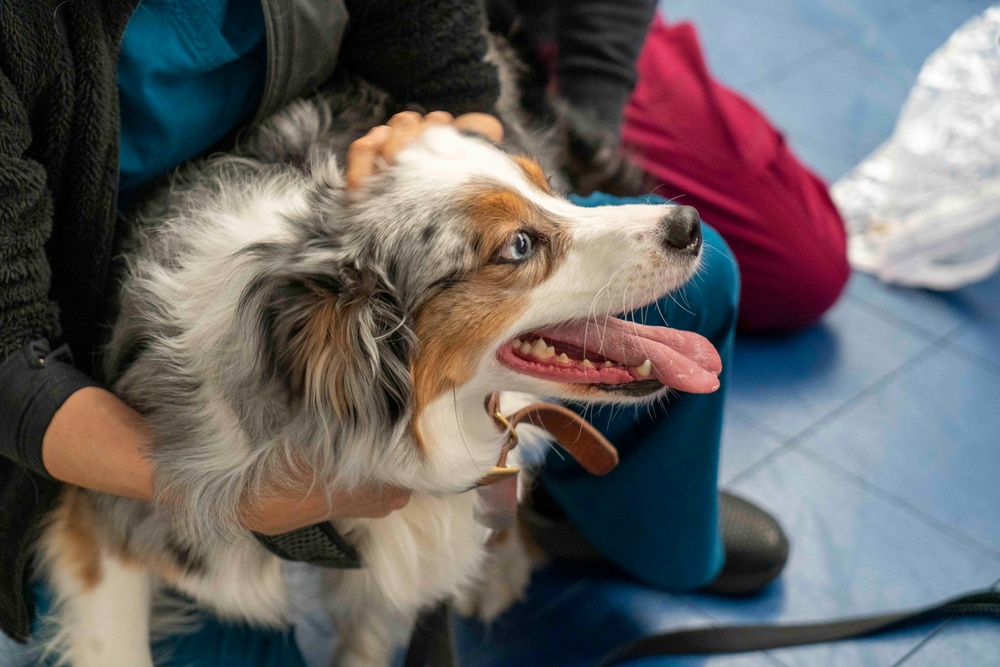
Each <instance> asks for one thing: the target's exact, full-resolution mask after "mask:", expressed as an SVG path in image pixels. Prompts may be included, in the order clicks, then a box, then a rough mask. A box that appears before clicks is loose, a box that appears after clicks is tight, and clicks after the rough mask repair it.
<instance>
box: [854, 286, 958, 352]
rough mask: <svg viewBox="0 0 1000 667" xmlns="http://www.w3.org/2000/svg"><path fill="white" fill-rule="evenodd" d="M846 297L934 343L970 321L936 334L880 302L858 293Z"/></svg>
mask: <svg viewBox="0 0 1000 667" xmlns="http://www.w3.org/2000/svg"><path fill="white" fill-rule="evenodd" d="M846 298H847V299H848V300H850V301H851V302H852V303H854V304H856V305H858V306H860V307H861V308H864V309H865V310H866V311H868V312H869V314H872V315H875V316H876V317H878V318H879V319H880V320H882V321H883V322H885V323H886V324H891V325H893V326H896V327H899V328H900V329H903V330H904V331H906V332H907V333H911V334H913V335H915V336H918V337H919V338H923V339H925V340H928V341H930V342H933V343H937V342H940V341H942V340H944V339H945V338H947V337H948V336H950V335H951V334H952V332H954V331H955V329H958V328H961V327H963V326H965V325H966V324H967V323H968V322H962V323H961V324H959V325H957V326H956V327H954V328H952V329H950V330H948V332H947V333H944V334H936V333H934V332H933V331H930V330H928V329H924V328H923V327H921V326H920V325H919V324H914V323H913V322H910V321H909V320H907V319H905V318H903V317H900V316H899V315H894V314H893V313H890V312H888V311H886V310H885V309H884V308H882V307H881V306H879V305H878V304H875V303H872V302H870V301H867V300H866V299H864V298H863V297H859V296H857V295H856V294H847V295H846Z"/></svg>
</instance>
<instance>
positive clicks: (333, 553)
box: [254, 523, 361, 569]
mask: <svg viewBox="0 0 1000 667" xmlns="http://www.w3.org/2000/svg"><path fill="white" fill-rule="evenodd" d="M254 537H256V538H257V541H258V542H260V543H261V544H263V545H264V547H265V548H266V549H267V550H268V551H270V552H271V553H273V554H274V555H275V556H278V557H279V558H284V559H285V560H294V561H300V562H303V563H309V564H310V565H319V566H320V567H331V568H339V569H356V568H359V567H361V557H360V556H359V555H358V552H357V550H356V549H355V548H354V547H352V546H351V545H350V544H348V543H347V541H346V540H345V539H344V538H343V537H341V536H340V533H338V532H337V531H336V530H334V528H333V526H332V525H330V524H329V523H317V524H313V525H312V526H306V527H305V528H299V529H298V530H293V531H291V532H288V533H282V534H281V535H261V534H260V533H254Z"/></svg>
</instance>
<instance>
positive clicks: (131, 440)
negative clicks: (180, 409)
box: [42, 387, 410, 535]
mask: <svg viewBox="0 0 1000 667" xmlns="http://www.w3.org/2000/svg"><path fill="white" fill-rule="evenodd" d="M151 438H152V436H151V434H150V432H149V427H148V426H147V424H146V421H145V420H144V419H143V418H142V415H140V414H139V413H138V412H136V411H135V410H133V409H132V408H130V407H129V406H127V405H126V404H125V403H124V402H122V400H121V399H119V398H118V397H117V396H115V395H114V394H112V393H111V392H109V391H106V390H104V389H100V388H98V387H85V388H83V389H80V390H79V391H77V392H76V393H74V394H73V395H72V396H70V397H69V399H67V401H66V402H65V403H63V405H62V407H60V408H59V410H57V411H56V414H55V416H54V417H53V419H52V423H51V424H49V428H48V430H47V431H46V432H45V439H44V442H43V444H42V460H43V463H44V465H45V469H46V470H47V471H48V473H49V474H50V475H52V476H53V477H55V478H56V479H58V480H60V481H63V482H67V483H69V484H75V485H76V486H82V487H84V488H87V489H93V490H95V491H102V492H104V493H112V494H115V495H121V496H128V497H129V498H138V499H139V500H146V501H149V500H151V499H152V497H153V465H152V462H151V461H150V460H149V458H147V457H146V450H147V448H148V447H149V442H150V440H151ZM293 487H294V488H281V489H271V490H270V491H265V492H264V493H263V494H262V496H261V499H259V500H256V501H255V502H253V503H250V506H249V507H248V508H247V509H245V510H244V512H243V520H242V523H243V525H244V526H245V527H246V528H248V529H250V530H255V531H257V532H259V533H263V534H267V535H277V534H280V533H285V532H288V531H290V530H295V529H296V528H302V527H303V526H310V525H312V524H314V523H319V522H321V521H329V520H330V519H343V518H379V517H384V516H386V515H388V514H389V513H390V512H392V511H393V510H397V509H400V508H401V507H403V506H405V505H406V503H407V501H408V500H409V498H410V494H409V492H407V491H404V490H402V489H397V488H392V487H376V486H363V487H360V488H358V489H354V490H352V491H351V492H345V493H340V494H335V495H334V496H333V497H332V498H330V499H329V501H328V499H327V496H326V494H324V493H323V492H321V491H320V490H318V489H316V488H314V485H313V483H312V478H311V475H310V476H309V477H308V479H302V480H300V481H298V482H297V483H296V484H294V485H293Z"/></svg>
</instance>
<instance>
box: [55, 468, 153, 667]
mask: <svg viewBox="0 0 1000 667" xmlns="http://www.w3.org/2000/svg"><path fill="white" fill-rule="evenodd" d="M98 518H99V515H98V513H97V511H96V509H95V508H94V506H93V505H92V503H91V502H90V499H89V497H88V496H87V494H86V492H84V491H83V490H81V489H77V488H72V487H68V488H67V489H66V490H64V491H63V494H62V495H61V496H60V498H59V501H58V503H57V505H56V507H55V509H53V511H52V514H51V515H50V521H49V524H48V526H47V527H46V529H45V532H44V533H43V535H42V539H41V540H40V543H39V556H40V557H41V562H42V567H43V571H44V573H45V580H46V583H47V584H48V585H49V589H50V590H51V592H52V597H53V604H52V609H51V610H50V612H49V613H48V615H47V616H46V617H45V618H43V620H42V632H41V637H42V641H43V646H44V649H45V650H46V653H47V654H49V655H54V656H55V657H57V658H58V659H59V660H61V661H62V662H60V664H69V665H72V667H152V665H153V657H152V654H151V651H150V645H149V618H150V605H151V600H152V588H153V584H152V575H151V574H150V572H149V570H148V569H146V568H145V567H144V566H143V565H142V564H140V563H138V562H135V561H133V560H131V559H129V558H127V557H126V556H124V554H121V553H119V552H118V550H115V549H113V548H111V547H110V546H109V545H107V544H106V543H104V542H103V540H101V536H100V533H99V531H98V530H97V528H96V526H97V522H98Z"/></svg>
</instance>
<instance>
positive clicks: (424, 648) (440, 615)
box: [404, 603, 458, 667]
mask: <svg viewBox="0 0 1000 667" xmlns="http://www.w3.org/2000/svg"><path fill="white" fill-rule="evenodd" d="M457 665H458V661H457V660H456V659H455V636H454V633H453V632H452V628H451V608H450V607H449V606H448V605H447V604H446V603H442V604H439V605H438V606H436V607H434V608H432V609H429V610H427V611H425V612H424V613H422V614H420V616H418V617H417V623H416V625H415V626H414V627H413V634H412V635H411V636H410V646H409V648H408V649H407V650H406V662H405V663H404V667H457Z"/></svg>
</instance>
